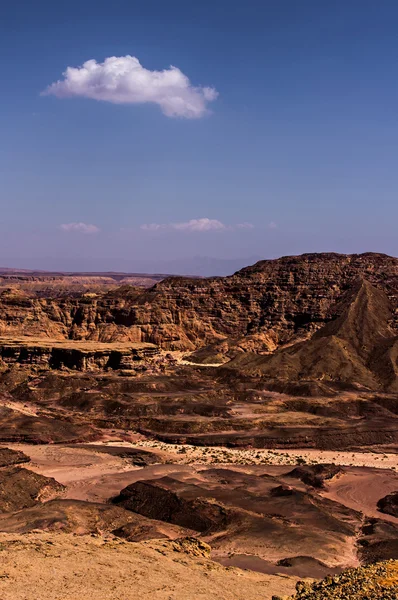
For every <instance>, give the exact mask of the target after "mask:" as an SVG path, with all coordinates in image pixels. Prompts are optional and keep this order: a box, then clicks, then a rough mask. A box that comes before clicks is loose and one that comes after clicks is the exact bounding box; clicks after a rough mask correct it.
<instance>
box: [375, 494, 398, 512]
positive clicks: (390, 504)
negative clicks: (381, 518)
mask: <svg viewBox="0 0 398 600" xmlns="http://www.w3.org/2000/svg"><path fill="white" fill-rule="evenodd" d="M377 508H378V510H379V511H380V512H382V513H385V514H386V515H392V516H393V517H398V492H393V493H392V494H388V496H385V497H384V498H380V500H379V501H378V503H377Z"/></svg>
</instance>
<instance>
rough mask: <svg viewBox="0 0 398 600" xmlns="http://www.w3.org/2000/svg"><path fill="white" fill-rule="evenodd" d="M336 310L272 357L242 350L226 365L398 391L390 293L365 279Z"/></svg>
mask: <svg viewBox="0 0 398 600" xmlns="http://www.w3.org/2000/svg"><path fill="white" fill-rule="evenodd" d="M335 311H336V313H337V315H338V316H336V318H335V319H333V320H332V321H330V322H328V323H327V324H326V325H324V326H323V327H322V328H321V329H319V330H318V331H316V332H315V333H314V334H313V335H312V337H311V338H310V339H308V340H306V341H304V342H297V343H296V344H292V345H290V346H288V347H286V348H282V349H280V350H277V351H276V352H274V353H273V354H272V355H268V356H261V355H254V354H251V353H245V354H241V355H239V356H238V357H237V358H236V359H234V360H233V361H231V362H230V363H228V365H227V366H226V368H228V369H238V370H239V371H243V372H245V373H251V374H261V375H262V376H263V377H265V378H267V379H271V380H274V379H276V380H279V381H285V382H295V381H300V380H305V381H308V380H313V381H317V382H318V381H321V382H322V383H327V382H336V383H340V384H342V385H346V386H355V385H357V386H363V387H364V388H367V389H373V390H384V391H386V392H392V393H396V392H398V360H397V359H398V335H397V332H396V331H395V330H394V329H393V327H392V323H393V317H394V313H393V310H392V306H391V304H390V301H389V299H388V297H387V295H386V294H385V293H384V292H383V291H382V290H380V289H378V288H376V287H374V286H372V285H371V284H370V283H368V282H367V281H364V280H362V281H360V282H358V283H356V284H355V285H354V286H353V287H352V288H351V289H350V290H349V291H348V292H347V293H346V294H345V296H344V297H343V299H342V300H341V302H340V303H338V304H337V305H336V307H335Z"/></svg>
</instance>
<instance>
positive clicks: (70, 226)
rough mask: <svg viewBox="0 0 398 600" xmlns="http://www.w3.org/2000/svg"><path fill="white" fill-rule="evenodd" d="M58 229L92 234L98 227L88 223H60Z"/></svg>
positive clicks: (96, 231) (98, 230)
mask: <svg viewBox="0 0 398 600" xmlns="http://www.w3.org/2000/svg"><path fill="white" fill-rule="evenodd" d="M60 229H62V231H68V232H70V231H76V232H78V233H85V234H89V235H90V234H92V233H99V232H100V228H99V227H97V226H96V225H91V224H90V223H63V224H62V225H60Z"/></svg>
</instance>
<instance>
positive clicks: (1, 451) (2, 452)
mask: <svg viewBox="0 0 398 600" xmlns="http://www.w3.org/2000/svg"><path fill="white" fill-rule="evenodd" d="M27 462H30V458H29V456H26V454H24V453H23V452H20V451H19V450H11V449H10V448H0V467H11V466H12V465H20V464H22V463H27Z"/></svg>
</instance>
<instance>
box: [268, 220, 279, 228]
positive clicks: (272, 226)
mask: <svg viewBox="0 0 398 600" xmlns="http://www.w3.org/2000/svg"><path fill="white" fill-rule="evenodd" d="M268 229H278V225H277V224H276V223H275V221H271V223H268Z"/></svg>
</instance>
